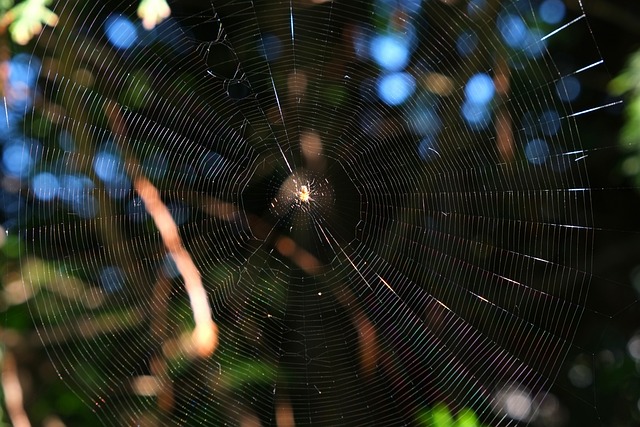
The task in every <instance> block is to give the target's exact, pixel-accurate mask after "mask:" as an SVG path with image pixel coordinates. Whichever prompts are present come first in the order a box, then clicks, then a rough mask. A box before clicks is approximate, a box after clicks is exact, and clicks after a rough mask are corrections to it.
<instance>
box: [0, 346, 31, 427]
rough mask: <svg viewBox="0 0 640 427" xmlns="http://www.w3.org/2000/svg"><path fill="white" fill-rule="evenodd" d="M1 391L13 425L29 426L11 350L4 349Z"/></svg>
mask: <svg viewBox="0 0 640 427" xmlns="http://www.w3.org/2000/svg"><path fill="white" fill-rule="evenodd" d="M2 392H3V394H4V399H5V404H6V405H7V412H8V414H9V418H10V419H11V424H12V425H13V426H14V427H31V423H30V422H29V418H28V417H27V413H26V412H25V410H24V406H23V401H22V385H21V384H20V379H19V378H18V368H17V366H16V359H15V357H14V356H13V353H12V352H11V351H8V350H6V351H5V353H4V361H3V363H2Z"/></svg>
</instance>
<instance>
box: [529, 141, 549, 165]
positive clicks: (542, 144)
mask: <svg viewBox="0 0 640 427" xmlns="http://www.w3.org/2000/svg"><path fill="white" fill-rule="evenodd" d="M524 155H525V156H526V157H527V161H528V162H529V163H531V164H534V165H541V164H543V163H544V162H546V161H547V159H548V158H549V145H548V144H547V143H546V141H544V140H542V139H534V140H531V141H529V142H528V143H527V146H526V147H525V149H524Z"/></svg>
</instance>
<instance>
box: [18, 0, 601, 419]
mask: <svg viewBox="0 0 640 427" xmlns="http://www.w3.org/2000/svg"><path fill="white" fill-rule="evenodd" d="M544 4H547V6H546V7H549V6H548V5H549V4H555V5H557V3H554V2H542V1H534V0H531V1H506V2H492V1H469V2H466V1H464V2H446V1H434V0H431V1H422V2H420V1H382V0H376V1H371V2H369V1H367V2H364V1H349V2H346V1H345V2H331V1H303V0H297V1H278V2H276V1H269V2H257V1H213V2H210V3H209V2H184V4H175V5H172V16H171V18H170V19H168V20H167V21H165V22H164V23H162V24H160V25H159V26H158V27H156V28H155V29H153V30H151V31H146V30H143V29H142V28H141V27H139V26H137V25H138V24H137V18H136V17H135V11H134V10H131V9H130V6H128V5H127V4H124V3H123V4H119V3H117V2H112V3H106V2H90V3H84V2H78V3H75V2H62V3H61V4H60V5H59V10H58V13H59V15H60V16H61V18H62V17H64V19H66V21H65V22H61V23H60V24H59V25H58V26H57V27H56V28H55V29H52V30H47V31H46V32H45V33H44V34H43V35H42V36H41V37H40V39H39V41H38V52H37V54H38V55H40V56H41V57H42V58H44V59H43V66H42V68H41V70H40V76H41V79H40V90H41V93H42V96H41V98H42V102H41V105H39V106H38V107H37V108H34V109H33V111H31V113H30V114H29V115H28V118H27V121H26V129H27V131H28V133H30V134H33V135H37V136H39V138H40V141H41V142H39V143H35V142H34V143H33V144H31V146H30V147H28V150H30V153H31V156H32V157H33V159H34V163H35V165H34V169H35V170H37V171H39V173H40V174H39V175H36V176H38V177H40V179H39V180H37V179H36V178H35V177H33V178H31V181H30V182H31V184H30V185H29V191H28V194H27V197H28V203H27V206H26V209H25V210H24V214H23V215H22V221H21V224H20V230H21V237H22V240H23V242H24V244H25V246H26V249H27V255H26V256H25V257H24V259H23V264H24V268H23V269H24V271H25V276H24V280H25V284H26V287H27V291H28V292H29V293H30V294H34V295H37V297H35V298H34V302H33V304H32V311H33V315H34V318H35V319H36V322H37V323H38V327H39V333H40V336H41V339H42V340H43V342H44V344H45V345H46V346H47V347H48V348H49V351H50V354H51V358H52V360H53V361H54V363H55V365H56V368H57V370H58V373H59V375H60V376H61V377H62V378H63V379H65V380H66V381H68V382H70V383H71V384H73V385H74V387H76V388H77V389H78V393H79V394H80V395H81V397H82V399H83V400H84V401H85V402H87V403H88V404H90V405H92V406H94V410H95V412H96V414H98V416H99V417H100V420H101V422H103V423H104V424H105V425H158V424H172V425H173V424H175V425H196V424H205V425H222V424H225V423H226V424H232V425H254V424H256V423H261V424H263V425H279V426H286V425H294V423H295V424H298V425H307V424H313V425H327V426H336V425H428V424H424V423H426V422H427V421H425V419H426V418H425V417H426V415H425V414H427V413H428V412H426V411H427V410H428V409H429V408H433V407H435V406H437V405H439V404H444V405H446V406H447V407H448V408H449V409H450V410H451V412H452V413H453V414H454V415H456V416H460V417H462V416H463V415H464V414H469V412H468V411H469V410H471V411H472V412H473V414H476V415H477V417H478V418H479V419H480V420H481V421H482V422H483V423H485V424H487V425H515V424H517V423H519V422H529V421H532V420H535V419H537V418H538V417H539V414H538V412H537V408H538V406H539V405H540V404H541V402H543V399H544V396H545V395H546V393H547V392H548V390H549V389H550V387H551V386H552V385H553V383H554V381H555V379H556V376H557V375H558V372H559V370H560V368H561V366H562V364H563V363H564V360H565V357H567V354H569V352H570V350H571V346H572V341H573V338H574V334H575V332H576V330H577V327H578V324H579V321H580V319H581V316H582V314H583V312H584V310H585V308H586V302H587V300H586V299H587V295H588V289H589V283H590V280H591V275H590V268H591V253H592V239H593V231H594V228H593V223H592V218H591V208H590V205H591V200H590V197H591V196H590V191H589V190H588V189H589V185H588V183H587V179H586V165H585V163H586V159H587V158H588V155H589V153H590V152H589V151H588V150H585V149H583V148H582V147H581V144H580V142H579V140H578V133H577V126H576V120H577V119H579V118H580V117H581V116H584V115H586V114H587V113H589V112H591V111H592V110H596V109H599V108H603V107H605V105H602V106H595V107H594V106H593V105H590V106H587V107H585V108H582V107H580V106H579V107H577V108H574V107H573V106H572V102H573V100H574V99H575V96H574V89H575V87H574V85H575V82H576V81H577V79H578V78H580V77H581V76H582V75H584V74H586V73H589V72H590V71H592V70H593V69H596V68H598V67H601V66H602V60H601V58H600V55H599V53H598V50H597V48H596V46H595V45H593V46H590V47H589V48H588V49H585V50H586V51H588V52H591V53H592V54H593V58H591V60H587V61H586V62H585V63H582V64H571V65H567V64H566V63H563V64H561V65H556V61H555V59H556V58H554V57H553V55H552V54H551V53H550V52H549V51H548V49H547V48H548V46H549V44H550V43H553V41H554V38H557V37H560V36H561V35H564V34H566V33H569V32H576V33H589V28H588V24H587V20H586V17H585V16H584V14H583V12H582V11H581V10H577V13H576V11H574V12H573V13H574V14H573V15H572V14H571V13H572V12H569V11H566V14H565V15H563V16H562V17H561V18H555V15H549V14H550V12H549V11H548V10H546V9H543V5H544ZM549 16H552V17H551V18H550V17H549ZM132 28H133V30H132ZM54 105H59V106H60V105H61V106H62V107H61V108H53V106H54ZM143 182H144V183H147V184H148V185H147V186H146V187H143V186H142V184H141V183H143ZM145 188H146V189H156V190H157V194H158V197H159V200H161V202H160V203H159V205H160V206H164V207H166V209H167V211H168V212H169V213H170V214H171V218H172V220H173V222H174V223H175V225H176V228H177V230H178V232H179V237H178V239H179V241H180V244H179V245H178V246H180V247H181V248H182V249H184V253H185V254H188V256H187V257H190V259H191V260H192V262H193V265H194V266H195V267H196V268H197V272H198V274H199V277H200V278H201V282H202V285H203V288H204V290H205V291H206V299H207V302H208V304H206V305H208V306H210V314H211V316H210V317H211V319H213V321H214V322H215V326H216V329H215V330H216V336H215V339H217V340H218V341H217V342H216V344H217V345H215V348H214V349H212V351H211V352H210V353H208V354H205V355H203V354H202V353H199V352H198V349H197V348H194V346H193V343H192V342H191V335H190V333H191V331H192V330H193V328H194V326H197V324H194V307H193V304H194V301H193V298H191V299H190V296H192V295H191V294H190V293H189V292H187V291H185V283H186V281H187V278H186V277H185V276H184V274H183V272H184V270H183V269H182V268H181V261H180V259H179V257H177V255H176V253H178V252H179V250H178V249H176V248H177V247H178V246H171V245H169V244H167V240H166V236H165V235H163V231H162V230H163V228H162V223H161V222H158V220H157V217H155V216H154V215H153V210H152V200H151V199H149V198H148V197H149V196H145V193H144V191H143V189H145ZM149 191H152V190H149ZM149 194H151V193H149ZM145 197H147V198H145ZM172 248H173V249H174V250H172ZM180 253H183V252H180ZM36 260H37V261H36ZM187 290H188V289H187ZM201 302H202V301H201ZM197 320H198V319H197V316H195V322H197ZM211 340H212V342H213V341H215V340H214V338H213V337H212V338H211ZM212 345H213V344H212ZM251 423H254V424H251ZM421 423H422V424H421Z"/></svg>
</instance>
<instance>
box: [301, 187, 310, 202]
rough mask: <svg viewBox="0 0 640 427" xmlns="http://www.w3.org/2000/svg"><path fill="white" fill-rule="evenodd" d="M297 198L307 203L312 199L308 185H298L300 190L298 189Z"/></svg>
mask: <svg viewBox="0 0 640 427" xmlns="http://www.w3.org/2000/svg"><path fill="white" fill-rule="evenodd" d="M298 199H300V201H301V202H302V203H309V201H310V200H312V199H311V190H310V189H309V186H307V185H303V186H302V187H300V191H298Z"/></svg>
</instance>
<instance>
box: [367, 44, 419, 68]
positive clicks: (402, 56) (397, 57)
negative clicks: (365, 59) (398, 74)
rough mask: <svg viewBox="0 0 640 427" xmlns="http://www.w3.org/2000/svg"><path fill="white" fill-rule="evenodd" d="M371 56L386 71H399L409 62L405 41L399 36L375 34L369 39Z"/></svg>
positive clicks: (407, 47)
mask: <svg viewBox="0 0 640 427" xmlns="http://www.w3.org/2000/svg"><path fill="white" fill-rule="evenodd" d="M370 54H371V57H372V58H373V59H374V60H375V61H376V63H377V64H378V65H379V66H380V67H382V68H384V69H385V70H387V71H399V70H402V69H403V68H404V67H406V66H407V64H408V63H409V58H410V53H409V46H408V44H407V41H406V40H405V39H403V38H401V37H399V36H393V35H384V36H376V37H374V38H373V40H371V45H370Z"/></svg>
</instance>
